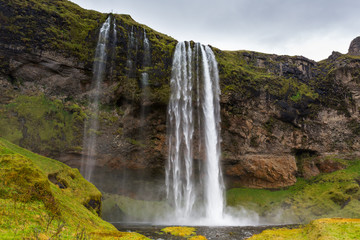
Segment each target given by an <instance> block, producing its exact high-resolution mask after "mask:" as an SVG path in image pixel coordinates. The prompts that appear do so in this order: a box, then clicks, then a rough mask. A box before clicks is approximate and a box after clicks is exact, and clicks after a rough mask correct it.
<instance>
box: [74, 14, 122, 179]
mask: <svg viewBox="0 0 360 240" xmlns="http://www.w3.org/2000/svg"><path fill="white" fill-rule="evenodd" d="M110 26H111V17H110V16H109V17H108V18H107V19H106V21H105V22H104V24H103V25H102V27H101V29H100V32H99V38H98V42H97V46H96V51H95V60H94V64H93V80H92V86H91V89H92V92H91V93H90V96H89V107H90V110H91V113H92V115H91V116H90V117H89V119H88V121H87V122H86V124H85V127H84V140H83V157H82V159H81V169H80V172H81V174H82V175H83V176H84V177H85V179H87V180H88V181H90V180H91V175H92V172H93V170H94V166H95V160H96V159H95V155H96V140H97V132H98V130H99V118H98V117H99V116H98V115H99V97H100V95H101V93H102V91H101V84H102V82H103V78H104V76H105V69H106V61H107V45H108V42H109V33H110ZM114 29H115V28H114Z"/></svg>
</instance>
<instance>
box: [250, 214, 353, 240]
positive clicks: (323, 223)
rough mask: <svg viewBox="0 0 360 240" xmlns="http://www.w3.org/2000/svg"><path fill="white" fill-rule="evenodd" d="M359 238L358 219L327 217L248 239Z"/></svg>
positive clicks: (330, 239)
mask: <svg viewBox="0 0 360 240" xmlns="http://www.w3.org/2000/svg"><path fill="white" fill-rule="evenodd" d="M359 238H360V219H344V218H333V219H331V218H328V219H318V220H314V221H312V222H311V223H309V224H308V225H306V226H304V227H302V228H300V229H286V228H282V229H274V230H265V231H263V232H262V233H260V234H256V235H254V236H252V237H251V238H249V240H257V239H259V240H260V239H261V240H273V239H278V240H286V239H289V240H290V239H291V240H302V239H306V240H335V239H336V240H340V239H344V240H345V239H346V240H351V239H354V240H355V239H359Z"/></svg>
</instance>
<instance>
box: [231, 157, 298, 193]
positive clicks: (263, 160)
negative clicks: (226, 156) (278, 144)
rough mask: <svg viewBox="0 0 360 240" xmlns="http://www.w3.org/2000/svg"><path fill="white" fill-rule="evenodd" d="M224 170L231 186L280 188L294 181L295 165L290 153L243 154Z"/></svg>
mask: <svg viewBox="0 0 360 240" xmlns="http://www.w3.org/2000/svg"><path fill="white" fill-rule="evenodd" d="M224 170H225V174H226V176H229V177H230V178H229V180H228V185H230V186H231V187H244V186H245V187H251V188H281V187H287V186H291V185H293V184H294V183H295V182H296V172H297V166H296V161H295V157H294V156H291V155H285V156H275V155H245V156H243V157H241V158H240V159H237V160H234V161H232V162H230V161H229V162H227V163H226V165H225V166H224ZM230 186H229V187H230Z"/></svg>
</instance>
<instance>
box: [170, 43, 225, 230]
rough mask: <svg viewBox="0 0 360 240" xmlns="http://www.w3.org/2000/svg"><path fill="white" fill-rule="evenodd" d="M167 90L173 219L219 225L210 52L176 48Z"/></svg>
mask: <svg viewBox="0 0 360 240" xmlns="http://www.w3.org/2000/svg"><path fill="white" fill-rule="evenodd" d="M170 84H171V96H170V101H169V107H168V145H169V158H168V163H167V166H166V187H167V196H168V200H169V201H170V204H171V205H172V206H173V207H174V211H175V212H174V214H175V216H173V217H174V219H178V220H180V222H181V221H183V222H185V223H187V224H188V223H189V222H192V221H194V220H195V219H197V220H198V221H197V222H196V223H198V224H199V221H202V222H206V223H207V224H211V223H212V224H214V223H215V222H216V223H219V221H221V220H222V219H223V218H224V213H223V212H224V196H223V195H224V194H223V192H224V185H223V180H222V174H221V169H220V163H219V161H220V104H219V95H220V88H219V76H218V69H217V62H216V60H215V56H214V54H213V52H212V50H211V49H210V48H209V47H207V46H203V45H200V44H199V43H197V44H196V45H195V47H194V49H192V47H191V45H190V43H189V42H179V43H178V45H177V46H176V49H175V53H174V59H173V67H172V78H171V83H170ZM195 94H197V96H196V98H195ZM193 97H194V99H193ZM193 103H196V105H195V106H196V107H194V104H193ZM195 108H197V109H195ZM196 119H197V120H198V121H196ZM195 123H197V128H198V131H197V132H195V128H196V126H195V125H196V124H195ZM196 134H197V135H198V136H195V135H196ZM196 137H197V139H198V140H197V141H195V139H196ZM194 144H198V148H197V150H196V151H198V152H199V153H198V155H199V156H200V155H201V156H202V158H203V159H202V160H203V163H202V164H201V165H200V164H198V165H199V166H200V167H201V169H199V167H197V168H195V164H194V155H195V154H194V150H195V149H194ZM199 149H200V150H199ZM201 149H202V151H201ZM200 152H203V153H202V154H200Z"/></svg>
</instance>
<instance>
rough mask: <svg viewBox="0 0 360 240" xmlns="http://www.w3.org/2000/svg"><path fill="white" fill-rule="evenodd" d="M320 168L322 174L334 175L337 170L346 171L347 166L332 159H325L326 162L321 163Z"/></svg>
mask: <svg viewBox="0 0 360 240" xmlns="http://www.w3.org/2000/svg"><path fill="white" fill-rule="evenodd" d="M318 168H319V170H320V172H322V173H332V172H335V171H337V170H341V169H344V168H345V165H344V164H342V163H339V162H335V161H334V160H331V159H325V160H324V161H320V162H319V163H318Z"/></svg>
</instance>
